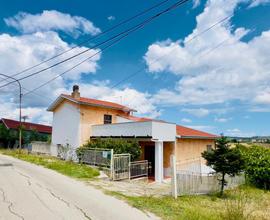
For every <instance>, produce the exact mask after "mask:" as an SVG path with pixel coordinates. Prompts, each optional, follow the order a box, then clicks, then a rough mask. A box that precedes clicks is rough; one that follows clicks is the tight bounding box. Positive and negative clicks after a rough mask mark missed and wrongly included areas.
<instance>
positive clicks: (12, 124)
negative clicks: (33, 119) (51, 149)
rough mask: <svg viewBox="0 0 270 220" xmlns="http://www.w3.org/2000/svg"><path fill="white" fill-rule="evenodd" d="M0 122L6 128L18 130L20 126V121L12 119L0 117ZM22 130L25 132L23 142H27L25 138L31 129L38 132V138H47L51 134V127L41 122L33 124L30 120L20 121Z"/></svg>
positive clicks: (28, 135) (28, 136)
mask: <svg viewBox="0 0 270 220" xmlns="http://www.w3.org/2000/svg"><path fill="white" fill-rule="evenodd" d="M0 124H3V125H4V126H5V128H6V129H8V130H13V131H18V128H19V127H20V122H19V121H16V120H12V119H7V118H2V119H0ZM22 127H23V131H24V132H25V135H24V137H23V138H24V139H25V140H23V143H25V142H27V140H26V139H29V138H30V135H31V131H36V132H37V134H38V136H39V137H38V139H40V140H47V139H48V137H49V136H50V135H51V134H52V127H51V126H47V125H42V124H35V123H30V122H22Z"/></svg>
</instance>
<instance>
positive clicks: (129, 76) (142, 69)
mask: <svg viewBox="0 0 270 220" xmlns="http://www.w3.org/2000/svg"><path fill="white" fill-rule="evenodd" d="M231 17H232V15H230V16H226V17H224V18H222V19H221V20H219V21H218V22H216V23H214V24H213V25H211V26H210V27H208V28H206V29H204V30H203V31H201V32H199V33H198V34H196V35H194V36H193V37H192V38H190V39H189V40H188V41H186V42H185V44H187V43H190V42H191V41H193V40H194V39H196V38H197V37H199V36H200V35H202V34H204V33H206V32H208V31H209V30H211V29H213V28H214V27H215V26H217V25H218V24H221V23H223V22H224V21H226V20H228V19H230V18H231ZM175 49H176V48H174V49H173V50H171V51H170V52H169V53H172V52H173V51H174V50H175ZM167 55H168V54H165V55H163V56H160V57H159V58H157V59H155V60H154V61H152V62H151V63H150V64H155V63H156V62H158V61H159V60H161V59H163V58H164V57H165V56H167ZM144 70H145V66H144V67H142V68H140V69H138V70H137V71H135V72H134V73H132V74H130V75H128V76H127V77H126V78H124V79H122V80H120V81H119V82H117V83H115V84H114V85H113V86H112V87H111V89H113V88H115V87H117V86H119V85H120V84H122V83H123V82H125V81H127V80H129V79H131V78H133V77H134V76H136V75H137V74H139V73H141V72H142V71H144Z"/></svg>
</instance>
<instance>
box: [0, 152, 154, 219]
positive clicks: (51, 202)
mask: <svg viewBox="0 0 270 220" xmlns="http://www.w3.org/2000/svg"><path fill="white" fill-rule="evenodd" d="M13 219H14V220H17V219H23V220H43V219H44V220H45V219H46V220H54V219H57V220H58V219H72V220H77V219H88V220H89V219H92V220H95V219H97V220H107V219H108V220H114V219H115V220H129V219H134V220H135V219H136V220H144V219H157V218H156V217H155V216H153V215H152V214H149V213H147V214H146V213H144V212H141V211H140V210H138V209H135V208H133V207H130V206H129V205H128V204H127V203H125V202H123V201H121V200H118V199H116V198H114V197H111V196H108V195H105V194H104V193H102V192H101V191H100V190H97V189H95V188H93V187H92V186H88V185H86V183H84V182H80V181H77V180H74V179H72V178H69V177H66V176H64V175H61V174H59V173H57V172H55V171H52V170H49V169H46V168H43V167H41V166H37V165H33V164H30V163H27V162H24V161H21V160H18V159H15V158H12V157H8V156H4V155H1V154H0V220H13Z"/></svg>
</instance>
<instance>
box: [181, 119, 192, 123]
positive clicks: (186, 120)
mask: <svg viewBox="0 0 270 220" xmlns="http://www.w3.org/2000/svg"><path fill="white" fill-rule="evenodd" d="M181 122H183V123H191V122H192V120H191V119H189V118H182V119H181Z"/></svg>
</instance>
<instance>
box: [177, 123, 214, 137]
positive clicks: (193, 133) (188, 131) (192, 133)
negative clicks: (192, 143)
mask: <svg viewBox="0 0 270 220" xmlns="http://www.w3.org/2000/svg"><path fill="white" fill-rule="evenodd" d="M176 134H177V135H180V136H181V137H202V138H217V137H218V136H217V135H214V134H209V133H206V132H204V131H199V130H195V129H192V128H187V127H184V126H181V125H176Z"/></svg>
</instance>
